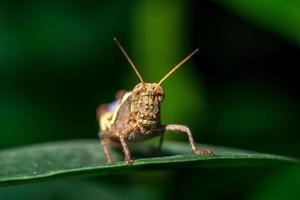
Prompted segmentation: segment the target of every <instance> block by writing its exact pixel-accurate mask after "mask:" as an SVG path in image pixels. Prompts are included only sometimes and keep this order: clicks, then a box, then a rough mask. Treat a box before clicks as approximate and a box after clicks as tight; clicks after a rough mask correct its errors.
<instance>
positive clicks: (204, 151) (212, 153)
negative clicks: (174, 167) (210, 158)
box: [193, 149, 216, 155]
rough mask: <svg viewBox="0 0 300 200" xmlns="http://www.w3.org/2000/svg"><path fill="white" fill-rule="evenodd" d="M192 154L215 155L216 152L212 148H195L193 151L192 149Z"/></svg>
mask: <svg viewBox="0 0 300 200" xmlns="http://www.w3.org/2000/svg"><path fill="white" fill-rule="evenodd" d="M193 153H194V154H196V155H215V154H216V153H215V152H214V151H213V150H210V149H208V150H201V149H197V150H195V151H193Z"/></svg>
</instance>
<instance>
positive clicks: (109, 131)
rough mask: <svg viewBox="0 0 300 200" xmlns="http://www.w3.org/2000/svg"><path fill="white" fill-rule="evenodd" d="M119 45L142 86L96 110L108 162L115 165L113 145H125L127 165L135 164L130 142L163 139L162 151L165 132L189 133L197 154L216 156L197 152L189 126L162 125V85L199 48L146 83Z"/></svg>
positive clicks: (117, 96)
mask: <svg viewBox="0 0 300 200" xmlns="http://www.w3.org/2000/svg"><path fill="white" fill-rule="evenodd" d="M115 40H116V39H115ZM116 42H117V44H118V46H119V48H120V49H121V51H122V52H123V54H124V55H125V57H126V58H127V60H128V61H129V63H130V64H131V66H132V67H133V69H134V70H135V72H136V74H137V75H138V77H139V79H140V81H141V83H139V84H137V85H136V86H135V87H134V88H133V90H132V91H131V92H126V91H120V92H118V93H117V95H116V100H115V101H114V102H112V103H110V104H103V105H100V106H99V107H98V109H97V119H98V121H99V126H100V130H99V138H100V142H101V144H102V147H103V151H104V155H105V156H106V160H107V162H108V163H111V162H112V159H111V157H110V154H109V147H110V146H111V144H112V143H115V144H120V145H121V146H122V148H123V152H124V155H125V161H126V163H127V164H132V162H133V161H132V160H131V155H130V151H129V148H128V145H127V143H129V142H137V141H143V140H147V139H149V138H151V137H154V136H160V137H161V139H160V145H159V148H161V146H162V142H163V136H164V133H165V132H167V131H172V132H180V133H184V134H186V135H187V136H188V139H189V143H190V145H191V148H192V152H193V153H194V154H197V155H203V154H214V152H213V151H211V150H199V149H197V147H196V145H195V143H194V139H193V136H192V133H191V131H190V129H189V128H188V127H187V126H185V125H178V124H168V125H162V124H161V118H160V107H161V103H162V101H163V99H164V90H163V89H162V87H161V86H160V84H161V83H162V82H163V81H164V80H165V79H166V78H167V77H169V76H170V75H171V74H172V73H173V72H174V71H175V70H176V69H177V68H178V67H179V66H181V65H182V64H183V63H184V62H186V61H187V60H188V59H189V58H190V57H191V56H192V55H194V53H196V52H197V51H198V49H196V50H195V51H193V52H192V53H191V54H190V55H189V56H187V57H186V58H185V59H184V60H183V61H181V62H180V63H179V64H177V65H176V66H175V67H174V68H173V69H172V70H171V71H170V72H169V73H168V74H167V75H166V76H165V77H164V78H163V79H161V81H160V82H159V83H145V82H144V81H143V79H142V77H141V76H140V74H139V73H138V71H137V69H136V67H135V66H134V64H133V63H132V61H131V59H130V58H129V56H128V55H127V53H126V52H125V50H124V49H123V47H122V46H121V45H120V44H119V42H118V41H117V40H116Z"/></svg>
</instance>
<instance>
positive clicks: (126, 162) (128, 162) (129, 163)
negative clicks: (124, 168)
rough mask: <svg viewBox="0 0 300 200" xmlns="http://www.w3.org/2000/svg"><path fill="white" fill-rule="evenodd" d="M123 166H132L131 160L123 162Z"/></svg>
mask: <svg viewBox="0 0 300 200" xmlns="http://www.w3.org/2000/svg"><path fill="white" fill-rule="evenodd" d="M125 164H126V165H129V166H130V165H132V164H133V160H131V159H129V160H125Z"/></svg>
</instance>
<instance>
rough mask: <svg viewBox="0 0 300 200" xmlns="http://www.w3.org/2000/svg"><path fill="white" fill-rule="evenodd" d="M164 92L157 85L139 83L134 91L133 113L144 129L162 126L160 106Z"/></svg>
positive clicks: (132, 95)
mask: <svg viewBox="0 0 300 200" xmlns="http://www.w3.org/2000/svg"><path fill="white" fill-rule="evenodd" d="M163 99H164V91H163V89H162V87H161V86H159V85H158V84H157V83H139V84H137V85H136V86H135V87H134V89H133V90H132V94H131V100H132V102H131V113H133V114H134V115H136V116H137V122H138V123H139V124H140V125H141V126H143V127H155V126H157V125H159V124H160V105H161V103H162V101H163Z"/></svg>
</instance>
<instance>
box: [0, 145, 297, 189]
mask: <svg viewBox="0 0 300 200" xmlns="http://www.w3.org/2000/svg"><path fill="white" fill-rule="evenodd" d="M200 146H201V148H209V149H212V150H214V151H215V152H216V155H215V156H207V155H206V156H197V155H194V154H192V153H190V151H191V150H190V148H189V147H188V145H187V143H174V142H166V143H165V144H164V147H163V152H162V154H161V156H160V157H153V156H157V152H156V149H157V145H152V144H145V143H139V144H138V145H135V146H132V147H131V150H132V154H133V155H134V156H137V157H135V158H134V159H135V162H134V164H133V165H132V166H126V165H125V163H124V162H123V161H122V159H123V155H122V153H118V151H111V153H112V156H113V159H114V161H115V162H114V163H113V164H106V162H105V159H104V155H103V153H102V149H101V146H100V144H99V142H98V141H97V140H74V141H61V142H51V143H44V144H37V145H31V146H26V147H20V148H12V149H8V150H2V151H0V185H11V184H17V183H23V182H33V181H38V180H49V179H62V178H63V177H82V176H92V175H94V176H95V175H103V174H113V173H115V172H128V171H133V170H141V169H148V170H149V169H150V170H154V169H160V170H161V169H168V170H169V169H176V168H179V167H181V168H182V167H183V168H191V167H193V168H198V167H225V166H230V167H240V166H258V165H259V166H261V165H264V166H265V165H267V166H278V165H282V164H284V165H286V164H295V163H297V164H299V161H298V160H297V159H293V158H289V157H284V156H277V155H270V154H261V153H255V152H251V151H244V150H237V149H232V148H225V147H217V146H207V145H200Z"/></svg>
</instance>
